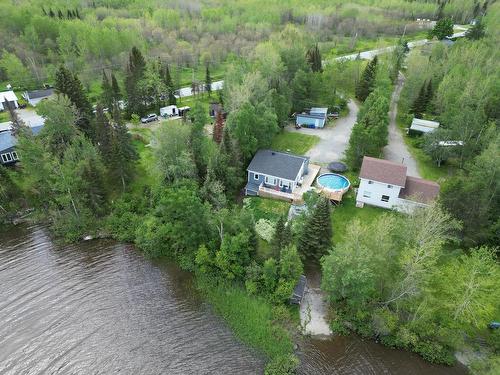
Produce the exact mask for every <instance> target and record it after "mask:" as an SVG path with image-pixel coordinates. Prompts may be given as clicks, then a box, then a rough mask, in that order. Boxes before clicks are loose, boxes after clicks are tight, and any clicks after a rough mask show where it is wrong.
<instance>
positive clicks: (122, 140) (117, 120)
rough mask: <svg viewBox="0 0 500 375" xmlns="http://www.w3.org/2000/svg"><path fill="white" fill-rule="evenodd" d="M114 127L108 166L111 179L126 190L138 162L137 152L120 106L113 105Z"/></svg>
mask: <svg viewBox="0 0 500 375" xmlns="http://www.w3.org/2000/svg"><path fill="white" fill-rule="evenodd" d="M112 118H113V126H112V138H111V155H110V160H109V161H108V165H109V166H110V168H109V170H110V174H111V177H115V178H116V179H119V181H120V182H121V185H122V189H123V190H125V187H126V183H127V181H130V180H131V178H132V174H133V170H134V161H135V160H137V158H138V156H137V152H136V151H135V148H134V147H133V146H132V139H131V137H130V133H129V132H128V130H127V127H126V126H125V124H124V123H123V121H122V119H121V114H120V108H119V107H118V104H116V103H114V104H113V112H112Z"/></svg>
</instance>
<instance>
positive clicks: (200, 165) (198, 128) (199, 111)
mask: <svg viewBox="0 0 500 375" xmlns="http://www.w3.org/2000/svg"><path fill="white" fill-rule="evenodd" d="M193 118H194V121H193V123H192V125H191V135H190V139H189V140H190V145H191V151H192V153H193V159H194V163H195V164H196V169H197V170H198V177H199V178H200V181H203V180H204V179H205V176H206V173H207V163H206V160H205V149H204V141H205V124H206V122H207V114H206V113H205V109H204V108H203V106H202V105H201V104H200V103H196V104H195V106H194V108H193Z"/></svg>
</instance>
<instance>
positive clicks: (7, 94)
mask: <svg viewBox="0 0 500 375" xmlns="http://www.w3.org/2000/svg"><path fill="white" fill-rule="evenodd" d="M6 99H7V101H9V102H13V101H17V96H16V94H15V93H14V91H12V90H10V91H2V92H0V102H2V103H3V102H4V101H5V100H6Z"/></svg>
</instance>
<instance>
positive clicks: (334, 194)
mask: <svg viewBox="0 0 500 375" xmlns="http://www.w3.org/2000/svg"><path fill="white" fill-rule="evenodd" d="M324 174H331V175H335V176H340V177H343V178H345V179H346V180H347V182H349V185H348V186H347V187H345V188H342V189H330V188H328V187H325V186H322V185H320V183H319V182H318V183H317V184H318V191H319V193H320V194H323V195H325V196H326V197H327V198H328V199H330V200H334V201H337V202H340V201H342V197H343V195H344V194H345V193H347V191H348V190H349V188H350V187H351V181H349V179H348V178H347V177H345V176H343V175H341V174H339V173H333V172H326V173H324ZM320 177H321V176H320Z"/></svg>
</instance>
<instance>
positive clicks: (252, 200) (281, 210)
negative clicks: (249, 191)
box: [243, 197, 290, 222]
mask: <svg viewBox="0 0 500 375" xmlns="http://www.w3.org/2000/svg"><path fill="white" fill-rule="evenodd" d="M243 202H244V203H243V204H244V206H245V209H248V210H251V211H252V212H253V216H254V218H255V221H257V220H259V219H267V220H271V221H274V222H276V221H278V219H279V217H280V216H283V215H287V214H288V210H289V209H290V203H288V202H284V201H279V200H275V199H267V198H261V197H246V198H245V199H244V200H243Z"/></svg>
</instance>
